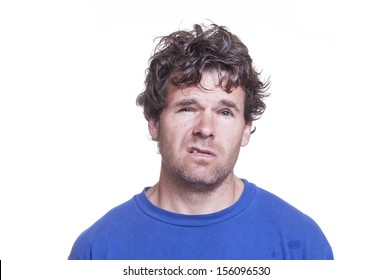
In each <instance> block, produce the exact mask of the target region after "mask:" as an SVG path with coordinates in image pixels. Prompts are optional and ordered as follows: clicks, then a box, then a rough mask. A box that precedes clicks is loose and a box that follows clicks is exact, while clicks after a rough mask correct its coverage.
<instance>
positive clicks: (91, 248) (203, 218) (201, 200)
mask: <svg viewBox="0 0 392 280" xmlns="http://www.w3.org/2000/svg"><path fill="white" fill-rule="evenodd" d="M145 85H146V88H145V91H144V92H142V93H141V94H140V95H139V96H138V98H137V103H138V105H140V106H142V107H143V109H144V115H145V118H146V119H147V121H148V128H149V132H150V134H151V136H152V139H153V140H154V141H157V143H158V147H159V151H160V154H161V157H162V163H161V172H160V177H159V180H158V182H157V183H156V184H155V185H154V186H152V187H147V188H145V189H144V190H143V192H141V193H140V194H138V195H136V196H134V197H133V198H132V199H131V200H129V201H127V202H125V203H124V204H122V205H120V206H118V207H116V208H114V209H112V210H111V211H110V212H108V213H107V214H106V215H105V216H104V217H102V218H101V219H100V220H98V221H97V222H96V223H95V224H94V225H92V226H91V227H90V228H89V229H87V230H86V231H85V232H83V233H82V234H81V235H80V236H79V238H78V239H77V240H76V242H75V244H74V246H73V248H72V251H71V254H70V256H69V259H176V260H177V259H244V260H245V259H333V254H332V250H331V247H330V245H329V243H328V241H327V239H326V238H325V236H324V234H323V233H322V231H321V229H320V228H319V227H318V225H317V224H316V223H315V222H314V221H313V220H312V219H311V218H309V217H308V216H306V215H304V214H303V213H301V212H300V211H298V210H297V209H295V208H294V207H292V206H290V205H289V204H288V203H286V202H284V201H283V200H281V199H280V198H278V197H276V196H274V195H273V194H271V193H269V192H267V191H265V190H263V189H261V188H259V187H257V186H256V185H254V184H252V183H250V182H249V181H247V180H245V179H240V178H238V177H237V176H235V174H234V172H233V169H234V165H235V163H236V161H237V158H238V155H239V151H240V148H241V147H243V146H245V145H247V144H248V142H249V139H250V136H251V133H252V122H253V121H254V120H256V119H257V118H259V117H260V115H261V114H262V113H263V111H264V109H265V104H264V102H263V98H264V97H266V96H267V89H268V82H262V81H260V78H259V73H258V72H256V70H255V68H254V66H253V62H252V59H251V57H250V56H249V54H248V50H247V48H246V46H245V45H244V44H243V43H242V42H241V41H240V39H239V38H238V37H237V36H235V35H233V34H232V33H231V32H230V31H229V30H228V29H227V28H225V27H221V26H217V25H214V24H213V25H211V26H200V25H195V26H194V30H192V31H177V32H174V33H172V34H170V35H169V36H165V37H163V38H161V41H160V42H159V44H158V45H157V47H156V50H155V53H154V55H153V56H152V57H151V60H150V65H149V68H148V70H147V75H146V81H145Z"/></svg>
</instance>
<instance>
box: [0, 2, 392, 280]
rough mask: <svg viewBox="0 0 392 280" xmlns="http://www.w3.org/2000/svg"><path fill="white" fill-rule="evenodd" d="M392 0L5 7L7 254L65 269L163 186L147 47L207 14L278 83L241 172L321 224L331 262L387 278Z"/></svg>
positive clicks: (0, 37)
mask: <svg viewBox="0 0 392 280" xmlns="http://www.w3.org/2000/svg"><path fill="white" fill-rule="evenodd" d="M387 3H388V1H384V2H382V1H374V0H372V1H310V0H309V1H307V0H301V1H276V0H275V1H245V0H243V1H232V0H225V1H211V0H208V1H206V0H199V1H183V0H182V1H179V0H166V1H153V0H144V1H1V3H0V32H1V33H0V93H1V97H0V133H1V137H0V144H1V145H0V172H1V173H0V187H1V193H0V207H1V209H0V210H1V212H0V215H1V225H0V226H1V230H0V259H2V260H3V262H6V261H8V263H12V262H14V261H20V260H29V262H31V261H32V262H34V260H35V261H38V260H39V261H49V262H54V263H56V262H62V261H64V260H65V259H66V258H67V257H68V254H69V252H70V249H71V246H72V244H73V242H74V241H75V239H76V237H77V236H78V235H79V234H80V233H81V232H82V231H83V230H84V229H86V228H87V227H88V226H90V225H91V224H92V223H93V222H95V221H96V220H97V219H98V218H100V217H101V216H102V215H103V214H105V213H106V212H107V211H108V210H110V209H111V208H113V207H114V206H116V205H118V204H120V203H122V202H124V201H126V200H128V199H130V198H131V197H132V196H133V195H134V194H136V193H139V192H140V191H141V190H142V189H143V188H144V187H145V186H148V185H152V184H154V183H155V182H156V181H157V179H158V174H159V166H160V157H159V155H157V154H156V147H155V143H154V142H152V141H151V140H149V138H148V131H147V123H146V121H145V119H144V118H143V115H142V113H141V109H140V108H138V107H136V105H135V99H136V96H137V95H138V94H139V93H140V92H141V91H142V90H143V86H144V84H143V83H144V70H145V69H146V68H147V66H148V64H147V63H148V59H149V57H150V55H151V52H152V49H153V46H154V42H153V39H154V38H155V37H156V36H161V35H167V34H168V33H171V32H173V31H175V30H178V29H180V28H187V29H188V28H190V27H192V24H194V23H198V22H201V21H205V19H210V20H212V21H213V22H215V23H217V24H219V25H225V26H228V27H229V29H230V30H231V31H232V32H233V33H235V34H237V35H238V36H239V37H240V38H241V39H242V41H243V42H244V43H245V44H246V45H247V46H248V47H249V51H250V54H251V56H252V57H253V59H254V63H255V65H256V67H257V68H258V69H259V70H263V74H264V77H268V76H271V80H272V87H271V93H272V94H271V96H270V97H269V98H268V99H267V100H266V104H267V110H266V112H265V114H264V115H263V117H262V118H261V120H259V121H258V122H256V126H257V132H256V133H255V134H254V135H253V136H252V139H251V142H250V144H249V145H248V146H247V147H245V148H243V150H242V152H241V156H240V159H239V161H238V163H237V167H236V173H237V175H238V176H240V177H243V178H247V179H248V180H250V181H252V182H254V183H256V184H258V185H259V186H261V187H263V188H265V189H267V190H269V191H271V192H273V193H275V194H277V195H278V196H280V197H282V198H283V199H285V200H286V201H288V202H289V203H291V204H293V205H294V206H296V207H297V208H299V209H300V210H301V211H303V212H305V213H306V214H308V215H310V216H311V217H312V218H313V219H314V220H316V222H317V223H318V224H319V225H320V226H321V228H322V229H323V231H324V233H325V234H326V236H327V237H328V239H329V241H330V243H331V245H332V247H333V250H334V253H335V258H336V259H337V261H336V262H338V263H339V262H340V263H347V264H355V263H356V262H365V263H367V262H369V263H370V264H371V267H373V265H375V261H381V264H380V263H378V265H376V266H377V268H374V270H375V271H378V272H379V271H380V269H383V268H382V266H383V264H384V263H385V264H386V263H387V262H386V261H387V259H388V258H389V260H390V251H391V245H390V238H391V236H392V234H391V233H392V232H391V229H390V225H391V218H390V214H389V213H390V212H391V207H390V197H391V195H390V194H389V192H388V189H389V188H390V187H392V180H391V165H392V162H391V158H392V151H391V143H392V137H391V120H392V113H391V110H390V108H391V102H392V99H391V95H392V87H391V65H392V56H391V49H392V41H391V34H392V32H391V30H390V29H391V27H390V26H392V21H391V19H390V8H389V6H388V5H387ZM388 211H389V213H388ZM4 266H5V265H4ZM5 267H6V266H5ZM361 270H362V269H361ZM348 273H350V274H352V273H358V271H349V272H348ZM384 275H385V274H384Z"/></svg>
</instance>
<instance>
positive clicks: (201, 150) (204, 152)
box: [188, 147, 216, 157]
mask: <svg viewBox="0 0 392 280" xmlns="http://www.w3.org/2000/svg"><path fill="white" fill-rule="evenodd" d="M191 151H197V152H198V153H202V154H208V155H211V156H214V157H215V156H216V154H215V153H214V152H212V151H210V150H206V149H200V148H198V147H190V148H189V149H188V152H189V153H190V152H191Z"/></svg>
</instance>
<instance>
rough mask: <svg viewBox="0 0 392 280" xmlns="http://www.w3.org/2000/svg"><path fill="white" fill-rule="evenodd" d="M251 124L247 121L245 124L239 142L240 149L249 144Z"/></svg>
mask: <svg viewBox="0 0 392 280" xmlns="http://www.w3.org/2000/svg"><path fill="white" fill-rule="evenodd" d="M252 124H253V123H252V121H249V122H247V123H246V124H245V128H244V134H243V135H242V140H241V147H245V146H246V145H248V143H249V140H250V135H251V133H252Z"/></svg>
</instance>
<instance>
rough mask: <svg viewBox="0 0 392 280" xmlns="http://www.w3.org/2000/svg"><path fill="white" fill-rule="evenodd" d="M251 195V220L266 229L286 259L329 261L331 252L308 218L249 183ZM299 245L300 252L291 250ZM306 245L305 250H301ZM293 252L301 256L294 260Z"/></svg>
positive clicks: (279, 199) (318, 230)
mask: <svg viewBox="0 0 392 280" xmlns="http://www.w3.org/2000/svg"><path fill="white" fill-rule="evenodd" d="M248 184H249V186H250V187H251V188H253V189H254V192H255V195H254V199H253V201H252V204H251V205H250V208H251V213H252V214H250V215H254V216H253V218H254V219H258V221H260V224H261V226H262V227H264V228H266V227H269V228H270V230H271V232H274V233H275V236H278V237H279V238H280V239H282V240H281V242H282V244H285V246H286V249H287V250H286V256H291V257H290V258H306V259H332V258H333V254H332V249H331V247H330V245H329V243H328V241H327V238H326V237H325V235H324V233H323V232H322V230H321V228H320V226H319V225H318V224H317V223H316V222H315V220H313V219H312V218H311V217H310V216H308V215H307V214H305V213H303V212H302V211H300V210H298V208H296V207H294V206H293V205H291V204H290V203H288V202H287V201H285V200H283V199H282V198H280V197H278V196H276V195H275V194H272V193H271V192H269V191H266V190H265V189H262V188H260V187H257V186H256V185H254V184H252V183H249V182H248ZM299 244H302V245H301V246H302V248H303V251H299V250H294V249H295V248H294V247H298V246H299ZM305 244H306V246H305ZM295 252H301V254H304V255H298V256H296V255H295V256H294V255H293V254H294V253H295Z"/></svg>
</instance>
